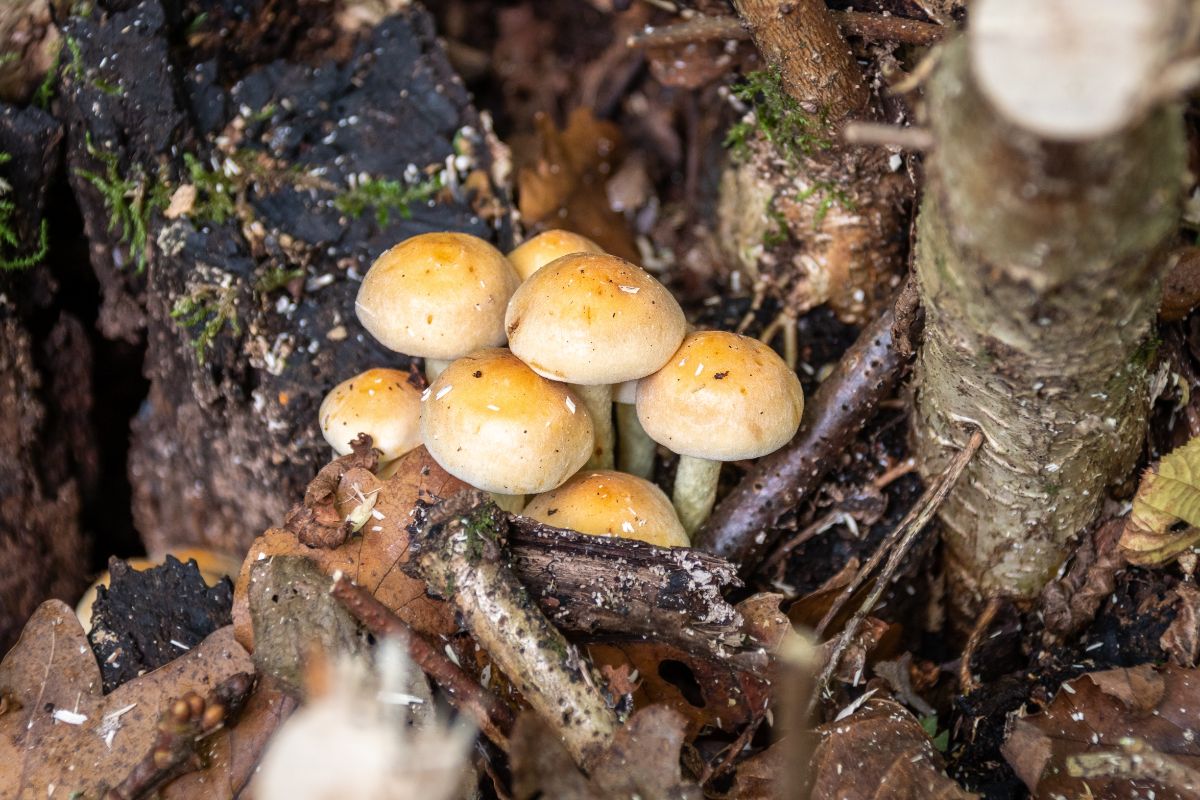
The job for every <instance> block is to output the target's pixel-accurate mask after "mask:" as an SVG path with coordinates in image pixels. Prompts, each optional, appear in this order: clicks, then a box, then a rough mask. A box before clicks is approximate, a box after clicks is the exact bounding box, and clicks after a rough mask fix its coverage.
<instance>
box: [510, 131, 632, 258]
mask: <svg viewBox="0 0 1200 800" xmlns="http://www.w3.org/2000/svg"><path fill="white" fill-rule="evenodd" d="M534 122H535V124H536V125H537V132H538V153H537V156H536V159H535V160H534V162H533V163H532V164H525V165H523V166H521V167H520V168H519V169H518V170H517V192H518V205H519V206H520V209H521V216H522V218H523V219H524V220H525V222H526V224H527V225H530V226H537V225H541V226H542V227H547V228H566V229H567V230H570V231H574V232H575V233H579V234H582V235H584V236H586V237H588V238H589V239H591V240H593V241H594V242H596V244H598V245H600V246H601V247H603V248H604V250H605V251H606V252H609V253H612V254H613V255H614V256H620V257H621V258H624V259H626V260H628V261H637V260H638V250H637V246H636V245H635V244H634V241H633V236H632V235H631V234H630V232H629V227H628V226H627V225H626V223H625V218H624V217H623V216H621V215H620V214H618V213H617V212H616V211H613V210H612V208H611V207H610V206H609V201H608V192H607V191H606V187H605V185H606V182H607V179H608V176H609V175H612V174H614V173H615V172H616V167H617V165H618V164H619V163H620V160H621V154H622V152H623V147H622V144H621V131H620V129H619V128H618V127H617V126H616V125H614V124H613V123H611V122H607V121H604V120H598V119H596V118H595V117H594V116H592V112H591V111H589V110H588V109H586V108H577V109H575V110H574V111H572V112H571V114H570V116H569V117H568V119H567V127H566V128H564V129H563V130H562V131H559V130H558V129H556V128H555V127H554V122H553V121H552V120H551V119H550V118H549V117H548V116H546V115H545V114H538V115H537V117H536V118H535V120H534Z"/></svg>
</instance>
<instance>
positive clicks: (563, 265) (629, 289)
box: [504, 253, 686, 385]
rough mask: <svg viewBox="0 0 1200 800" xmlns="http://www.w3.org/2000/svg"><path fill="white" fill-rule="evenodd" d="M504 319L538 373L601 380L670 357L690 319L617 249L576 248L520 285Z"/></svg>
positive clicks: (650, 367)
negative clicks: (605, 252) (585, 250)
mask: <svg viewBox="0 0 1200 800" xmlns="http://www.w3.org/2000/svg"><path fill="white" fill-rule="evenodd" d="M504 324H505V329H506V330H507V332H508V344H509V347H510V348H511V349H512V351H513V353H515V354H516V355H517V356H518V357H519V358H520V359H521V360H522V361H524V362H525V363H526V364H528V365H529V366H530V367H532V368H533V370H534V371H535V372H537V373H538V374H539V375H544V376H546V377H547V378H553V379H554V380H559V381H567V382H569V383H578V384H583V385H600V384H607V383H620V382H621V381H627V380H633V379H636V378H640V377H642V376H643V375H649V374H650V373H651V372H654V371H655V370H657V369H658V368H659V367H661V366H662V365H663V364H665V363H667V359H669V358H670V357H671V354H672V353H674V352H675V349H676V348H677V347H678V346H679V343H680V342H681V341H682V340H683V334H684V327H685V325H686V322H685V320H684V317H683V310H682V309H680V307H679V303H677V302H676V301H675V298H674V297H672V296H671V293H670V292H669V291H667V288H666V287H665V286H663V285H662V284H661V283H659V282H658V281H657V280H655V279H654V277H653V276H652V275H650V273H648V272H646V271H645V270H643V269H641V268H640V267H637V266H635V265H633V264H630V263H629V262H628V261H625V260H623V259H620V258H617V257H616V256H609V255H596V254H591V253H577V254H575V255H569V256H563V257H562V258H559V259H556V260H555V261H552V262H550V263H549V264H547V265H546V266H544V267H542V268H541V269H540V270H538V271H537V272H535V273H534V274H533V275H531V276H530V278H529V280H527V281H525V282H524V283H523V284H521V288H519V289H517V291H516V293H515V294H514V295H513V298H512V300H511V301H510V302H509V304H508V313H507V315H506V316H505V322H504Z"/></svg>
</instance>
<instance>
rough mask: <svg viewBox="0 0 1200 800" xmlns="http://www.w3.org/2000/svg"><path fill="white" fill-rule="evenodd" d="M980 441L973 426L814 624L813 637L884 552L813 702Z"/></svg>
mask: <svg viewBox="0 0 1200 800" xmlns="http://www.w3.org/2000/svg"><path fill="white" fill-rule="evenodd" d="M982 443H983V434H982V433H981V432H980V431H979V430H978V429H976V430H975V431H974V432H973V433H972V434H971V438H970V439H969V440H967V444H966V446H964V447H963V449H962V450H959V451H958V453H957V454H956V455H955V456H954V458H953V460H951V462H950V464H949V465H948V466H947V467H946V471H945V472H943V473H942V474H941V475H939V476H938V477H937V478H936V479H935V480H934V481H933V483H932V484H930V486H929V488H927V489H926V490H925V493H924V494H922V495H921V497H920V498H919V499H918V500H917V502H916V504H915V505H914V506H913V507H912V508H911V509H909V511H908V513H907V514H905V515H904V519H902V520H900V523H899V524H898V525H897V526H896V528H895V530H893V531H892V532H891V533H890V534H888V536H887V538H886V539H884V540H883V542H882V543H881V544H880V545H879V548H878V549H877V550H876V551H875V553H874V555H872V556H871V559H870V560H869V561H868V562H867V563H866V564H864V565H863V567H862V569H860V570H859V571H858V574H857V575H855V576H854V580H852V581H851V582H850V583H849V584H848V585H847V586H846V587H845V588H844V589H842V592H841V594H839V595H838V598H837V600H835V601H834V603H833V605H832V606H830V608H829V611H827V612H826V613H825V617H824V618H823V619H822V620H821V622H820V624H819V625H817V637H818V638H820V636H821V633H822V632H823V631H824V630H825V628H826V627H827V626H828V625H829V623H830V622H831V621H832V620H833V619H835V618H836V617H837V615H838V613H839V612H840V611H841V610H842V607H843V606H845V604H846V602H847V601H848V600H849V599H850V598H851V597H852V596H853V595H854V593H855V592H856V591H858V587H859V586H861V585H862V584H863V582H864V581H865V580H866V578H867V576H868V575H870V574H871V572H872V571H873V570H874V569H875V567H876V566H878V565H879V562H880V561H882V560H883V557H884V555H887V556H888V560H887V564H885V565H884V567H883V570H882V571H881V572H880V573H879V575H878V577H876V579H875V586H874V587H873V588H872V589H871V592H870V594H868V595H867V597H866V599H865V600H863V602H862V605H861V606H859V608H858V611H856V612H854V616H853V617H851V618H850V621H849V622H847V623H846V627H845V628H843V629H842V633H841V635H839V636H838V638H837V641H836V642H835V643H834V646H833V649H832V650H831V651H830V653H829V660H828V661H827V662H826V663H825V667H824V669H822V670H821V676H820V677H819V678H818V679H817V690H816V691H815V692H813V699H812V703H813V704H814V705H815V704H816V702H817V698H819V697H820V696H821V695H823V694H824V693H825V690H826V689H827V688H828V686H829V681H830V679H831V678H832V677H833V674H834V672H836V671H837V666H838V662H839V661H841V658H842V654H843V653H845V651H846V648H847V647H849V646H850V642H851V641H852V640H853V639H854V636H855V634H857V633H858V628H859V626H860V625H862V623H863V620H865V619H866V618H867V615H868V614H870V613H871V610H872V609H874V608H875V604H876V603H878V602H879V598H880V597H882V596H883V593H884V592H885V591H886V590H887V587H888V586H889V585H890V584H891V579H892V576H893V575H895V574H896V571H897V570H898V569H899V568H900V564H901V562H903V561H904V556H905V555H907V554H908V550H909V548H910V547H912V544H913V542H915V541H916V538H917V534H919V533H920V532H921V531H922V530H924V529H925V526H926V525H927V524H928V523H929V520H931V519H933V515H934V514H936V513H937V510H938V509H939V508H940V507H941V505H942V502H943V501H944V500H945V499H946V495H948V494H950V490H951V489H953V488H954V484H955V483H957V482H958V478H959V476H960V475H962V473H963V470H964V469H966V468H967V464H969V463H971V458H972V457H973V456H974V455H975V451H977V450H978V449H979V446H980V445H981V444H982Z"/></svg>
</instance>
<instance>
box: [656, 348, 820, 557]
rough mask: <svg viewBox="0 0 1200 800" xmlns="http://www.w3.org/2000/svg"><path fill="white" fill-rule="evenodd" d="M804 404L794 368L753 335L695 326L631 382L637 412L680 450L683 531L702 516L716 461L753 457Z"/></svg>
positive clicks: (678, 502) (792, 427) (777, 441)
mask: <svg viewBox="0 0 1200 800" xmlns="http://www.w3.org/2000/svg"><path fill="white" fill-rule="evenodd" d="M803 411H804V392H803V390H802V389H801V388H800V381H799V379H798V378H797V377H796V373H795V372H793V371H792V370H790V369H788V366H787V364H785V363H784V362H783V359H781V358H780V357H779V356H778V354H776V352H775V351H774V350H772V349H771V348H770V347H768V346H766V345H765V344H763V343H762V342H760V341H758V340H757V339H751V338H749V337H747V336H740V335H738V334H736V333H729V332H727V331H700V332H698V333H692V334H689V335H688V336H687V338H686V339H684V341H683V344H682V345H681V346H680V348H679V350H678V352H676V353H675V355H674V356H673V357H672V358H671V360H670V362H668V364H667V365H666V366H665V367H663V368H662V369H661V370H659V371H658V372H656V373H654V374H653V375H651V376H649V377H646V378H643V379H642V380H640V381H639V382H638V390H637V414H638V419H639V420H640V421H641V423H642V427H643V428H645V430H646V433H648V434H649V435H650V438H652V439H654V440H655V441H656V442H658V443H659V444H661V445H663V446H664V447H667V448H669V449H671V450H672V451H674V452H676V453H678V454H679V467H678V471H677V472H676V477H675V487H674V491H673V494H672V499H673V500H674V503H675V509H676V511H678V512H679V518H680V520H681V521H682V522H683V527H684V529H685V530H687V532H688V534H689V535H690V534H692V533H693V532H695V530H696V529H697V528H699V527H700V525H701V524H702V523H703V522H704V520H705V519H707V518H708V514H709V512H710V511H711V510H712V507H713V502H714V501H715V499H716V494H717V479H718V477H719V476H720V470H721V462H722V461H736V460H739V459H744V458H758V457H759V456H764V455H767V454H768V453H772V452H774V451H775V450H778V449H779V448H780V447H782V446H783V445H784V444H786V443H787V442H788V440H790V439H791V438H792V436H794V435H795V433H796V430H797V428H799V427H800V417H801V414H802V413H803Z"/></svg>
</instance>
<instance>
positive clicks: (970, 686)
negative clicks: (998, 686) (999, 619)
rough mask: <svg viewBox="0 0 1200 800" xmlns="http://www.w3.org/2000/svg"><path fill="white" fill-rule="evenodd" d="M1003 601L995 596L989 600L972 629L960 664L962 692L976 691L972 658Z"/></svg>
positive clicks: (959, 674) (959, 681)
mask: <svg viewBox="0 0 1200 800" xmlns="http://www.w3.org/2000/svg"><path fill="white" fill-rule="evenodd" d="M1002 603H1003V601H1002V600H1001V599H1000V598H999V597H993V598H991V599H990V600H988V602H987V605H986V606H984V608H983V613H981V614H980V615H979V619H977V620H976V621H975V626H974V627H973V628H972V629H971V635H970V637H968V638H967V646H966V647H964V648H963V652H962V658H961V659H960V661H959V665H958V684H959V687H958V690H959V693H960V694H970V693H971V692H973V691H975V678H974V676H972V675H971V659H972V658H974V657H975V651H976V650H978V649H979V645H980V644H981V643H982V642H983V635H984V634H985V633H987V630H988V628H990V627H991V626H992V622H993V621H995V619H996V614H997V613H999V611H1000V606H1001V605H1002Z"/></svg>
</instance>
